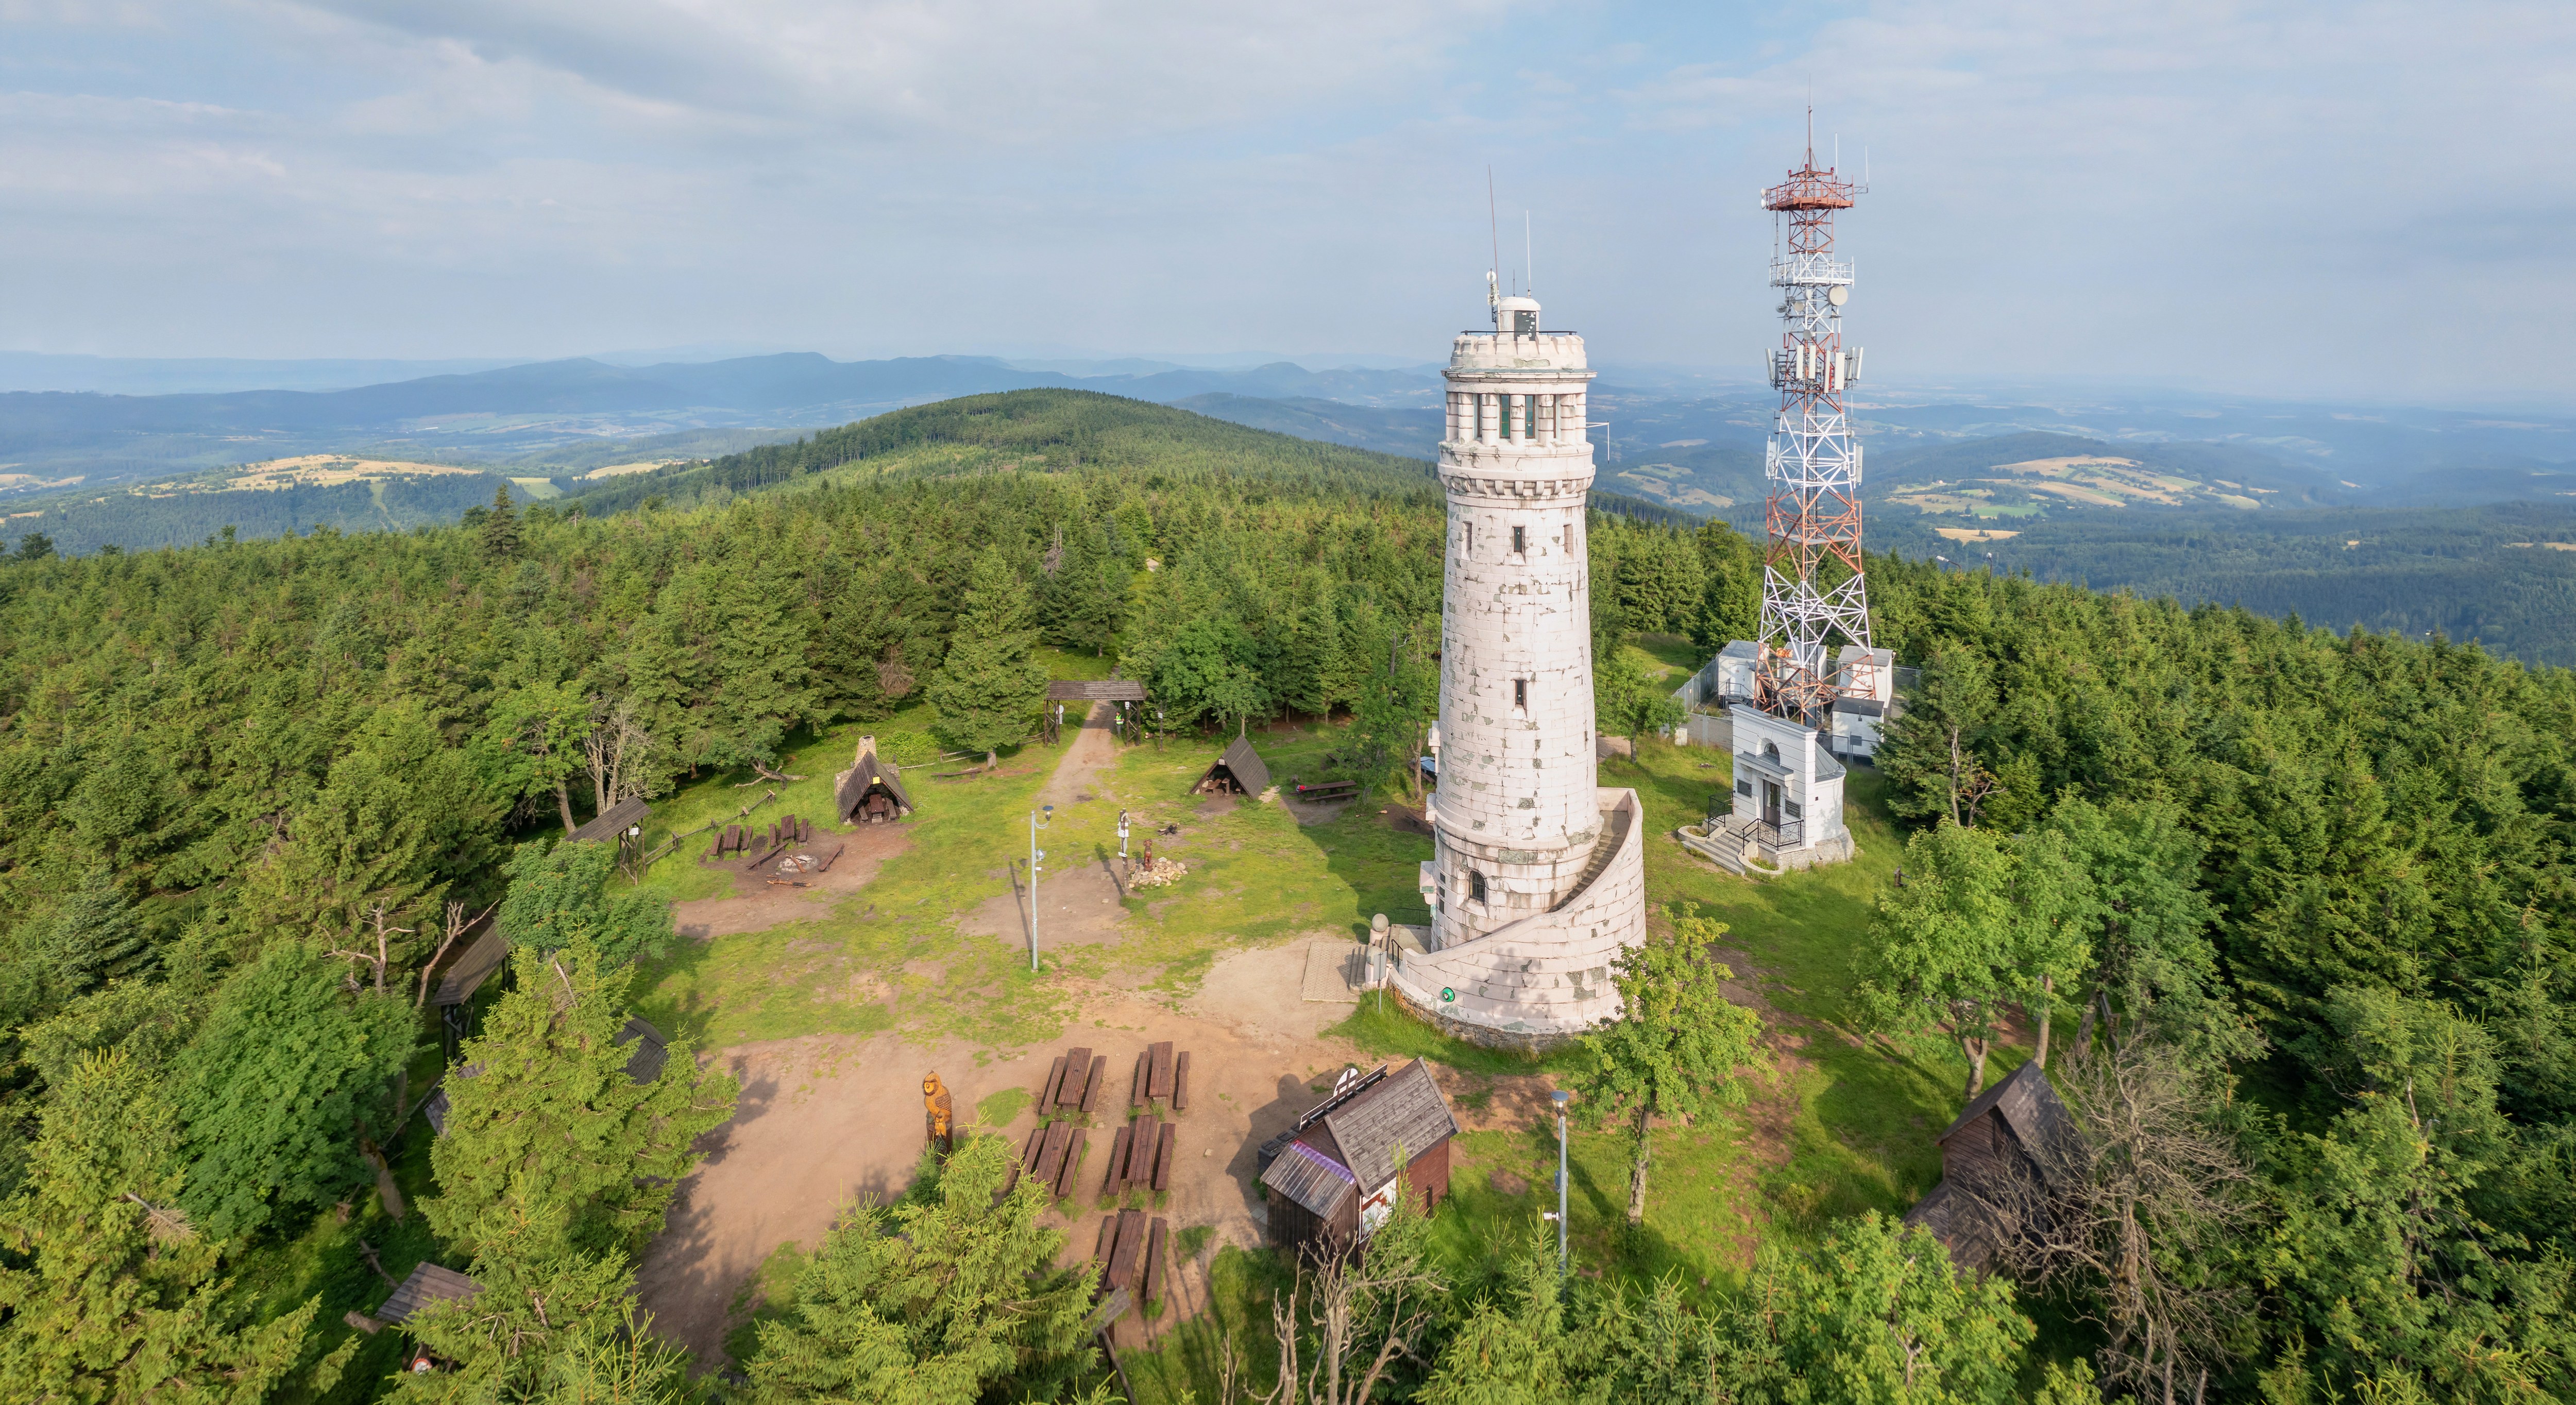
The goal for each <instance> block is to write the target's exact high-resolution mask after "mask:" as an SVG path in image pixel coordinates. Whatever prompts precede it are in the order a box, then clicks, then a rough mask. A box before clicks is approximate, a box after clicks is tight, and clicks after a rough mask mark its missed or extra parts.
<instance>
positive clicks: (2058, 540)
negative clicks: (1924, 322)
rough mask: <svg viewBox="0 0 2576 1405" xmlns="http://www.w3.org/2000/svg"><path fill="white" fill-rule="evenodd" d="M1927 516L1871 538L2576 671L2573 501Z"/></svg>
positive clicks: (1888, 526)
mask: <svg viewBox="0 0 2576 1405" xmlns="http://www.w3.org/2000/svg"><path fill="white" fill-rule="evenodd" d="M1936 523H1937V524H1939V525H1949V520H1948V519H1938V518H1928V519H1927V518H1919V517H1910V516H1908V515H1907V514H1905V513H1903V512H1902V511H1897V510H1888V511H1881V512H1878V513H1875V514H1873V515H1872V516H1871V518H1870V522H1869V541H1870V544H1871V546H1872V547H1873V548H1876V549H1881V550H1894V551H1897V552H1900V553H1902V554H1904V555H1907V556H1912V557H1915V558H1917V559H1921V558H1925V557H1929V556H1933V555H1940V556H1946V557H1948V558H1949V559H1950V560H1951V561H1952V562H1954V563H1956V564H1959V565H1962V566H1971V565H1973V566H1985V565H1988V564H1991V565H1992V566H1993V567H1994V568H1995V569H1996V570H1998V571H2001V572H2004V573H2006V574H2012V573H2017V572H2022V571H2028V572H2029V573H2031V574H2032V575H2034V576H2037V577H2039V578H2040V579H2042V580H2052V581H2068V582H2072V583H2075V584H2079V585H2088V586H2091V587H2092V588H2093V589H2096V590H2127V591H2132V592H2134V593H2136V594H2138V595H2142V596H2147V597H2150V598H2152V597H2155V596H2165V595H2169V596H2172V597H2174V598H2176V599H2178V600H2180V601H2181V602H2182V603H2184V604H2185V605H2196V604H2199V603H2201V602H2203V601H2209V602H2214V603H2217V604H2221V605H2242V606H2244V607H2245V608H2247V609H2249V610H2252V611H2254V612H2256V613H2258V614H2264V615H2271V616H2275V617H2283V616H2290V615H2296V616H2298V617H2299V618H2300V619H2303V620H2306V621H2307V622H2309V623H2310V624H2320V625H2327V626H2331V627H2333V628H2335V629H2337V630H2346V629H2350V628H2352V627H2353V626H2355V625H2359V626H2361V627H2363V628H2365V629H2368V630H2371V631H2372V632H2374V633H2396V634H2406V635H2412V636H2415V637H2418V638H2420V637H2422V636H2424V635H2426V634H2428V633H2439V634H2442V635H2445V636H2447V637H2449V638H2451V639H2454V640H2459V641H2462V642H2467V641H2471V640H2474V641H2476V642H2478V643H2480V644H2483V645H2485V646H2486V647H2487V648H2488V649H2490V650H2493V651H2495V652H2497V653H2500V654H2505V655H2509V656H2511V657H2513V658H2518V659H2524V660H2527V661H2529V662H2532V663H2549V664H2557V665H2560V666H2562V667H2566V666H2576V549H2570V547H2571V546H2576V506H2562V505H2558V504H2551V503H2504V504H2498V505H2495V506H2489V507H2476V508H2463V509H2457V510H2452V511H2435V510H2430V509H2424V510H2416V509H2398V508H2344V509H2328V510H2322V511H2311V512H2282V513H2271V512H2262V513H2253V512H2214V513H2211V512H2203V513H2187V514H2184V513H2157V514H2150V513H2141V512H2122V513H2095V514H2089V515H2082V516H2069V517H2059V518H2051V519H2048V520H2045V521H2040V522H2035V523H2031V524H2029V525H2027V526H2024V527H2022V528H2021V529H2020V530H2019V531H2018V532H2013V531H2012V528H2010V527H2006V526H2004V525H2003V524H2000V523H1997V524H1992V525H1993V526H1994V527H1996V528H1997V529H2000V530H2001V531H2004V532H2009V533H2011V534H2010V535H2003V536H2000V537H1993V538H1990V539H1986V540H1968V541H1962V540H1956V539H1949V538H1944V537H1941V536H1939V535H1937V534H1936V533H1937V528H1936V527H1935V525H1934V524H1936ZM2552 543H2558V544H2559V545H2558V546H2554V547H2553V546H2552ZM1989 553H1991V558H1992V559H1991V562H1990V561H1989V559H1988V558H1989Z"/></svg>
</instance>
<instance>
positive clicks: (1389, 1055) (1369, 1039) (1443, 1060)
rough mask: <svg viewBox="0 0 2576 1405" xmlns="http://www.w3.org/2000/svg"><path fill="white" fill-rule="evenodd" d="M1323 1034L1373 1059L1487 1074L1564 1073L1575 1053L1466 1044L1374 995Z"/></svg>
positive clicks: (1572, 1063) (1394, 1002) (1400, 1003)
mask: <svg viewBox="0 0 2576 1405" xmlns="http://www.w3.org/2000/svg"><path fill="white" fill-rule="evenodd" d="M1324 1033H1326V1034H1328V1035H1332V1036H1336V1037H1338V1038H1342V1039H1347V1040H1349V1041H1351V1042H1352V1043H1354V1044H1357V1045H1359V1046H1360V1048H1361V1049H1362V1050H1363V1051H1365V1052H1367V1053H1369V1054H1371V1055H1373V1056H1375V1057H1377V1058H1381V1059H1387V1060H1390V1061H1393V1060H1410V1059H1429V1060H1430V1061H1432V1062H1433V1063H1436V1064H1446V1065H1448V1066H1449V1067H1451V1068H1454V1069H1457V1070H1459V1071H1460V1072H1462V1073H1479V1074H1484V1075H1486V1076H1488V1077H1492V1076H1496V1075H1501V1076H1506V1077H1508V1076H1512V1075H1519V1074H1536V1073H1564V1072H1570V1071H1571V1070H1572V1069H1573V1068H1574V1067H1575V1062H1576V1059H1577V1058H1578V1057H1579V1056H1578V1055H1577V1054H1576V1053H1575V1051H1574V1050H1573V1049H1572V1048H1571V1047H1568V1048H1563V1049H1558V1050H1556V1051H1554V1052H1552V1053H1549V1054H1547V1055H1546V1056H1544V1057H1540V1056H1536V1055H1531V1054H1524V1053H1520V1052H1518V1051H1516V1050H1511V1049H1488V1048H1486V1047H1485V1046H1483V1045H1481V1044H1470V1043H1468V1042H1467V1041H1466V1040H1464V1039H1459V1038H1456V1037H1455V1036H1452V1035H1448V1034H1443V1033H1441V1032H1440V1029H1439V1027H1438V1026H1436V1025H1434V1024H1432V1023H1431V1022H1430V1021H1429V1020H1426V1019H1424V1018H1422V1017H1421V1016H1419V1015H1416V1014H1414V1013H1413V1012H1412V1011H1410V1010H1408V1009H1406V1008H1405V1007H1404V1002H1403V1001H1401V1000H1385V1001H1381V1000H1379V999H1378V997H1377V996H1376V995H1370V996H1367V997H1364V998H1363V999H1362V1000H1361V1001H1360V1003H1359V1005H1358V1007H1357V1008H1355V1009H1353V1010H1352V1011H1351V1013H1350V1015H1349V1016H1348V1017H1347V1018H1345V1019H1343V1020H1342V1022H1341V1023H1339V1024H1336V1025H1334V1026H1333V1027H1332V1028H1330V1029H1327V1030H1325V1031H1324Z"/></svg>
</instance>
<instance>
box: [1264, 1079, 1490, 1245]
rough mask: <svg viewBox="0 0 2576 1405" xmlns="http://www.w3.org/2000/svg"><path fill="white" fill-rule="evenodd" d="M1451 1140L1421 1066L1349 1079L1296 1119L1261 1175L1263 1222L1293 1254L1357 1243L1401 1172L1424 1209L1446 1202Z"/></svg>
mask: <svg viewBox="0 0 2576 1405" xmlns="http://www.w3.org/2000/svg"><path fill="white" fill-rule="evenodd" d="M1457 1132H1458V1120H1457V1119H1456V1118H1455V1117H1453V1116H1451V1115H1450V1112H1449V1100H1448V1099H1447V1098H1445V1097H1443V1096H1441V1093H1440V1084H1439V1083H1438V1081H1437V1080H1435V1079H1434V1078H1433V1077H1432V1076H1431V1066H1430V1065H1429V1064H1427V1063H1425V1062H1423V1061H1422V1060H1420V1059H1416V1060H1414V1061H1413V1062H1412V1063H1409V1064H1406V1065H1405V1066H1404V1067H1403V1068H1401V1069H1398V1070H1396V1071H1395V1072H1394V1073H1392V1074H1389V1073H1387V1071H1386V1070H1385V1069H1383V1068H1381V1069H1379V1070H1377V1072H1376V1073H1375V1074H1372V1075H1370V1076H1368V1077H1364V1078H1358V1079H1354V1080H1352V1082H1351V1085H1350V1087H1349V1088H1347V1089H1346V1090H1344V1091H1342V1092H1338V1093H1336V1094H1334V1096H1333V1097H1332V1098H1330V1099H1328V1100H1326V1101H1325V1102H1324V1103H1323V1104H1322V1105H1321V1106H1318V1107H1317V1108H1315V1110H1313V1111H1312V1112H1309V1113H1307V1114H1306V1115H1305V1116H1304V1117H1302V1118H1300V1119H1298V1122H1297V1130H1296V1132H1295V1133H1294V1134H1293V1135H1292V1136H1291V1137H1290V1138H1288V1139H1287V1140H1286V1141H1285V1143H1284V1144H1282V1145H1281V1146H1280V1147H1279V1149H1278V1152H1277V1156H1276V1159H1274V1160H1272V1161H1271V1162H1270V1164H1269V1165H1268V1166H1266V1167H1264V1168H1263V1169H1262V1172H1261V1183H1262V1185H1264V1186H1266V1187H1268V1188H1269V1191H1270V1206H1271V1215H1270V1223H1271V1225H1272V1226H1273V1227H1274V1228H1276V1229H1277V1230H1278V1232H1279V1237H1280V1238H1281V1240H1282V1241H1283V1242H1285V1243H1287V1244H1290V1245H1292V1246H1293V1245H1305V1244H1316V1245H1319V1246H1341V1245H1348V1244H1352V1243H1355V1242H1357V1241H1358V1240H1361V1239H1365V1238H1367V1237H1368V1235H1369V1233H1370V1231H1372V1230H1374V1229H1376V1228H1377V1226H1378V1224H1379V1223H1380V1222H1381V1221H1383V1220H1384V1219H1385V1218H1386V1216H1387V1214H1388V1213H1389V1212H1390V1211H1392V1210H1393V1209H1394V1208H1395V1187H1396V1183H1397V1180H1398V1178H1399V1173H1400V1175H1401V1178H1402V1180H1403V1181H1404V1183H1405V1184H1407V1185H1410V1186H1411V1187H1412V1188H1413V1191H1414V1193H1415V1194H1417V1195H1419V1196H1421V1197H1422V1208H1423V1209H1424V1210H1425V1211H1429V1210H1431V1209H1433V1208H1435V1207H1437V1206H1438V1205H1439V1203H1440V1202H1441V1201H1443V1200H1445V1199H1447V1198H1448V1196H1449V1139H1450V1138H1451V1137H1453V1136H1455V1135H1457ZM1263 1149H1264V1150H1265V1151H1267V1150H1269V1148H1268V1147H1265V1148H1263Z"/></svg>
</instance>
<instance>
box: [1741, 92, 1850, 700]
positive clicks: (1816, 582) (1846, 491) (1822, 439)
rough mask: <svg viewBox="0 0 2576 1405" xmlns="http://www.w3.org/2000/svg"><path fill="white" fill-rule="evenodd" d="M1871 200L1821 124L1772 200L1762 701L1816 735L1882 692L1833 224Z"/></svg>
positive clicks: (1843, 271)
mask: <svg viewBox="0 0 2576 1405" xmlns="http://www.w3.org/2000/svg"><path fill="white" fill-rule="evenodd" d="M1862 189H1863V188H1862V187H1861V186H1859V185H1856V184H1854V183H1853V182H1851V181H1847V180H1844V179H1843V178H1842V177H1841V175H1840V173H1839V172H1837V171H1836V170H1835V169H1834V168H1833V167H1831V166H1828V167H1825V168H1823V169H1821V170H1819V169H1818V168H1817V166H1816V136H1815V118H1814V114H1813V113H1812V112H1810V113H1809V115H1808V122H1807V159H1806V164H1804V165H1802V166H1800V167H1799V168H1798V169H1796V170H1794V171H1791V172H1789V178H1788V179H1787V180H1785V181H1783V182H1781V183H1780V184H1778V185H1775V186H1772V187H1771V188H1770V189H1768V190H1765V191H1763V192H1762V208H1763V209H1765V210H1769V211H1771V212H1772V214H1773V216H1774V221H1773V227H1774V242H1773V246H1772V254H1771V286H1773V287H1775V288H1778V289H1780V290H1781V297H1780V318H1781V322H1782V324H1783V325H1782V329H1781V335H1780V344H1779V345H1778V346H1776V347H1774V348H1772V349H1771V351H1770V352H1769V354H1768V355H1767V357H1766V359H1767V360H1768V361H1769V363H1770V370H1771V384H1772V387H1773V388H1774V389H1776V390H1778V391H1779V392H1780V412H1779V415H1778V416H1777V417H1776V418H1775V419H1773V420H1772V422H1771V440H1770V443H1769V444H1768V445H1767V446H1766V448H1765V450H1764V453H1763V464H1762V471H1763V476H1764V477H1766V478H1767V479H1769V480H1770V488H1771V491H1770V495H1769V497H1768V498H1767V499H1766V502H1765V511H1764V514H1763V516H1764V525H1765V529H1766V534H1767V535H1768V537H1769V539H1770V540H1769V544H1768V547H1767V549H1766V550H1765V552H1764V554H1763V569H1762V623H1761V627H1760V630H1759V638H1758V639H1757V640H1756V641H1755V642H1756V643H1757V644H1759V645H1760V646H1761V661H1760V668H1759V671H1758V673H1757V675H1756V679H1755V686H1756V691H1755V697H1754V701H1755V704H1756V705H1757V706H1759V707H1760V708H1761V709H1762V710H1763V711H1765V712H1768V713H1771V714H1773V715H1774V716H1779V717H1789V718H1796V719H1798V720H1800V721H1803V722H1805V723H1806V724H1807V725H1808V726H1811V727H1813V726H1821V725H1823V723H1824V714H1826V713H1828V712H1829V711H1830V710H1831V709H1832V707H1833V704H1834V700H1835V698H1836V697H1838V696H1850V695H1855V694H1858V695H1870V694H1877V693H1879V692H1880V691H1881V690H1880V689H1879V687H1878V684H1877V680H1876V679H1875V678H1874V677H1871V676H1868V675H1870V674H1871V673H1872V672H1873V671H1874V670H1875V668H1876V667H1877V662H1876V661H1877V655H1876V654H1875V652H1874V651H1872V650H1871V649H1870V639H1869V585H1868V578H1867V576H1866V574H1865V573H1864V571H1863V569H1862V564H1861V554H1860V444H1859V442H1858V441H1857V440H1855V439H1854V438H1853V436H1852V432H1851V426H1850V423H1849V421H1848V420H1846V419H1845V418H1844V415H1843V393H1844V392H1845V391H1846V390H1847V389H1849V388H1850V386H1851V385H1852V384H1853V383H1854V382H1855V381H1857V380H1859V379H1860V361H1861V353H1860V350H1859V349H1858V348H1856V347H1855V348H1850V349H1845V347H1844V346H1843V338H1842V326H1843V311H1842V310H1843V304H1844V303H1845V302H1847V301H1849V300H1850V298H1851V284H1852V266H1851V264H1850V263H1849V262H1847V261H1845V260H1843V259H1840V258H1837V257H1835V255H1834V212H1835V211H1836V210H1848V209H1850V208H1851V207H1852V197H1853V196H1855V195H1858V194H1860V193H1862ZM1836 634H1839V635H1841V636H1842V638H1843V639H1844V640H1845V641H1846V643H1847V644H1849V645H1851V646H1854V647H1852V648H1851V649H1849V650H1847V652H1846V655H1845V657H1846V659H1847V662H1845V663H1844V664H1842V665H1840V666H1836V665H1835V664H1834V663H1832V662H1831V661H1829V660H1828V659H1827V657H1826V652H1825V651H1826V646H1827V644H1828V642H1829V641H1830V637H1831V636H1833V635H1836Z"/></svg>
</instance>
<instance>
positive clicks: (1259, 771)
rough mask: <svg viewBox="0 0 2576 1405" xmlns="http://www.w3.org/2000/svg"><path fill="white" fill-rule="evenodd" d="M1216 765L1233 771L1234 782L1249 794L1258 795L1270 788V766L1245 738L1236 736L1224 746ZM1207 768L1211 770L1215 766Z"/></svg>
mask: <svg viewBox="0 0 2576 1405" xmlns="http://www.w3.org/2000/svg"><path fill="white" fill-rule="evenodd" d="M1216 765H1217V766H1223V767H1224V768H1225V769H1226V770H1228V771H1231V772H1233V773H1234V781H1235V784H1237V785H1240V786H1242V787H1243V788H1244V790H1245V791H1246V792H1247V793H1249V794H1253V795H1259V794H1260V793H1261V792H1263V791H1265V790H1268V789H1269V788H1270V767H1269V766H1268V765H1266V764H1264V763H1263V761H1262V759H1261V753H1260V752H1257V751H1254V750H1253V749H1252V742H1251V741H1250V740H1249V739H1247V738H1244V737H1236V738H1235V739H1234V741H1233V743H1232V744H1231V745H1229V746H1227V747H1226V749H1225V755H1223V756H1220V757H1218V758H1217V759H1216ZM1208 769H1209V770H1210V771H1211V772H1213V771H1214V770H1215V769H1216V766H1211V767H1209V768H1208Z"/></svg>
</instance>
